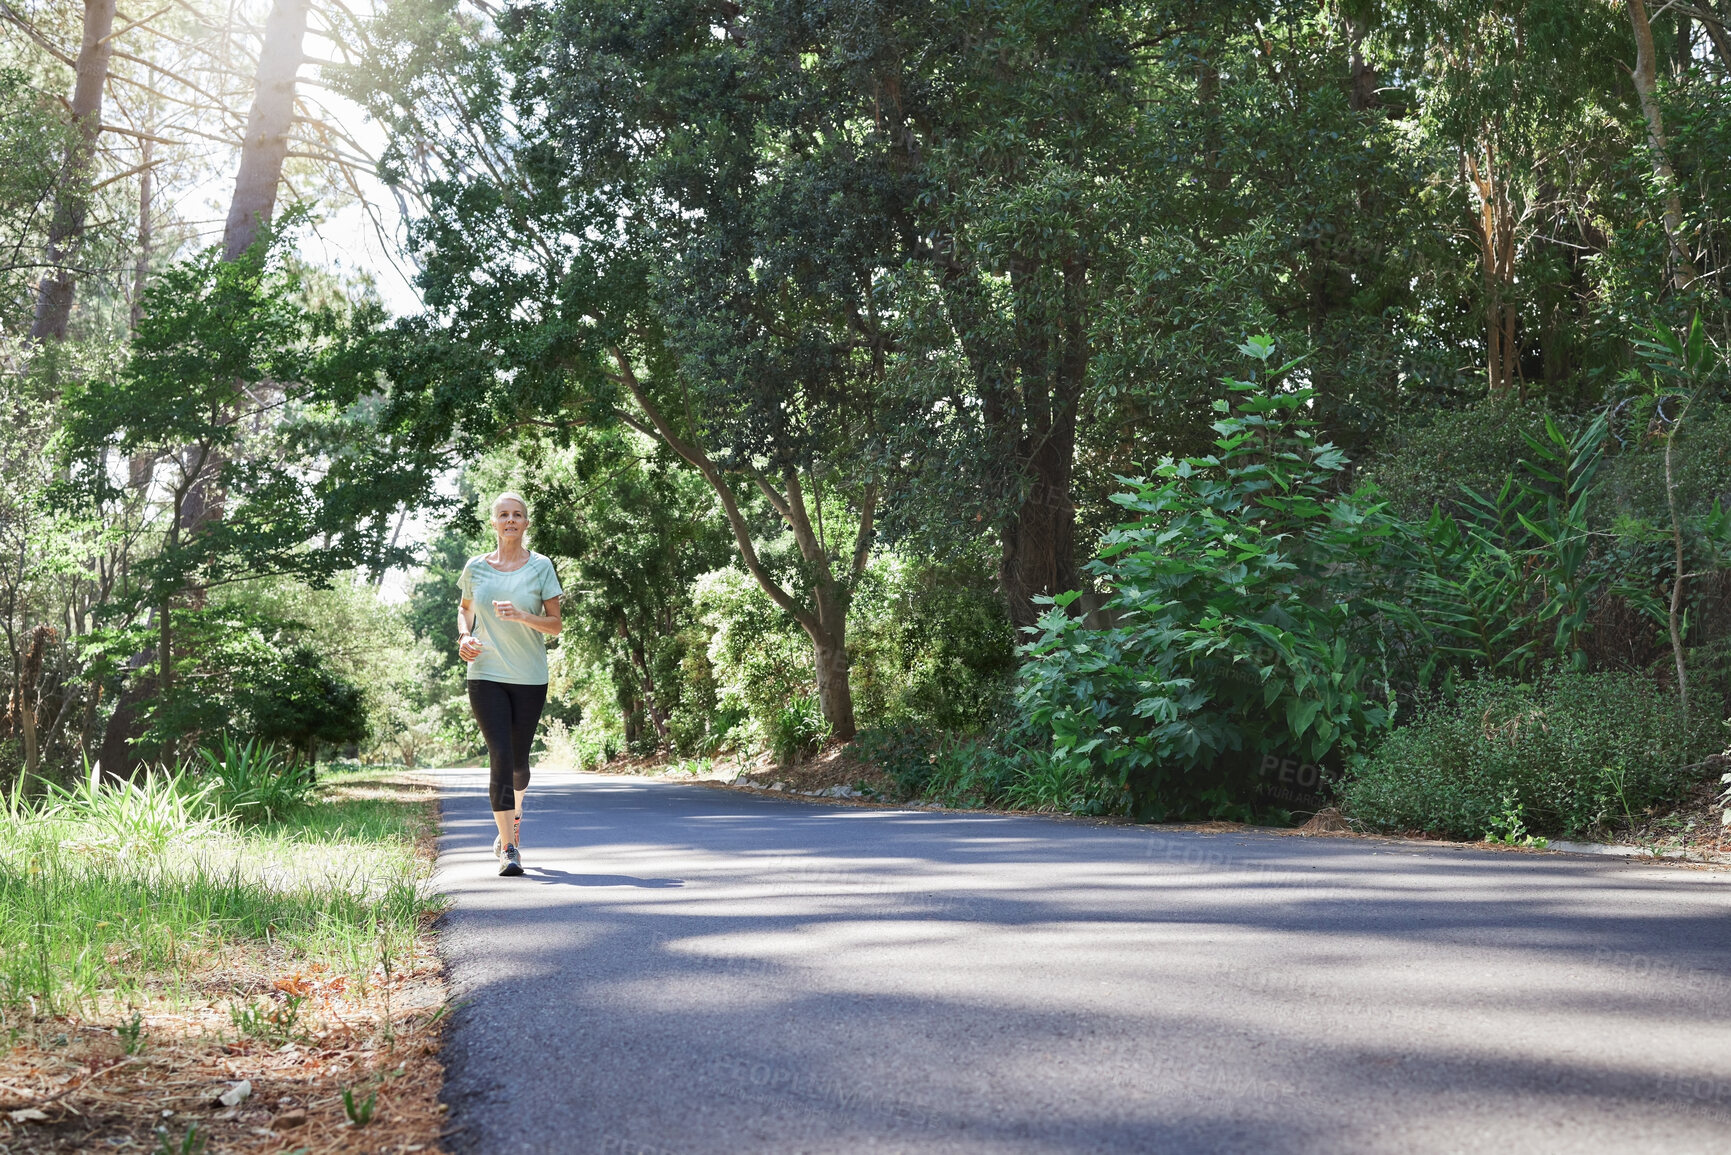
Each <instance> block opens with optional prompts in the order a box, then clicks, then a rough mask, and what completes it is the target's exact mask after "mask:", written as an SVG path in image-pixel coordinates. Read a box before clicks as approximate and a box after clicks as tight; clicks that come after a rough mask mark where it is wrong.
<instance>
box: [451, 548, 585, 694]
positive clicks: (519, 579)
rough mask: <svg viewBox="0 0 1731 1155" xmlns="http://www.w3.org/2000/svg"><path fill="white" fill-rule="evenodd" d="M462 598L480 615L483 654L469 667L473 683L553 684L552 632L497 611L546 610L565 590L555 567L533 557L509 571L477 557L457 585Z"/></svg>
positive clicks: (477, 635)
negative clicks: (498, 606)
mask: <svg viewBox="0 0 1731 1155" xmlns="http://www.w3.org/2000/svg"><path fill="white" fill-rule="evenodd" d="M457 588H458V590H460V591H461V597H462V600H464V601H466V602H468V603H469V607H470V608H471V609H472V610H474V613H475V640H476V641H478V642H480V643H481V656H480V657H478V658H476V659H475V660H474V661H472V662H470V663H469V680H470V681H472V682H510V683H511V684H512V685H517V686H545V685H546V684H547V643H546V641H545V638H546V636H547V635H546V634H543V633H541V632H540V631H538V630H532V629H530V628H529V627H528V626H526V625H524V624H523V623H522V622H508V621H506V620H505V619H504V618H501V617H500V616H499V612H498V611H497V610H495V609H494V608H493V603H494V602H510V603H511V604H512V605H514V606H516V607H517V608H518V609H520V610H522V611H523V612H524V613H529V614H540V613H542V612H544V606H543V603H544V602H546V600H547V599H548V598H556V597H559V596H560V595H561V594H563V593H564V592H565V590H564V588H563V587H561V586H560V585H559V575H558V574H557V573H555V572H554V570H553V563H552V562H551V561H548V560H547V558H546V557H544V556H543V555H541V554H538V553H531V554H530V555H529V560H528V561H526V562H524V563H523V565H522V567H521V568H520V569H514V570H512V571H511V572H510V573H504V572H501V571H500V570H497V569H494V568H493V563H492V562H490V561H488V560H487V559H486V558H484V557H472V558H470V559H469V564H468V565H466V566H464V567H463V576H462V578H461V579H460V580H459V581H458V582H457Z"/></svg>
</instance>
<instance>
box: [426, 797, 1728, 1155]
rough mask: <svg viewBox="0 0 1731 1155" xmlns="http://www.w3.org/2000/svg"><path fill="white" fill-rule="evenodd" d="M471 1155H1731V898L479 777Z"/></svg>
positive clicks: (1492, 868) (1545, 866) (1659, 882)
mask: <svg viewBox="0 0 1731 1155" xmlns="http://www.w3.org/2000/svg"><path fill="white" fill-rule="evenodd" d="M444 781H445V784H446V793H445V836H444V841H443V844H442V856H441V858H440V868H439V875H438V883H439V885H440V886H441V887H442V888H443V889H444V890H445V891H446V892H447V893H449V894H450V895H451V896H452V897H453V898H454V899H455V906H454V909H453V910H452V912H451V914H450V916H449V919H448V922H447V924H446V926H445V930H444V936H443V943H444V950H445V955H446V959H447V962H448V965H449V973H450V978H451V980H452V983H453V987H454V993H455V996H456V998H457V999H458V1000H460V1002H461V1006H460V1007H459V1009H458V1011H457V1013H456V1015H455V1016H454V1019H453V1022H452V1026H451V1029H450V1033H449V1035H448V1037H447V1038H448V1043H447V1049H446V1059H447V1062H448V1064H449V1069H448V1079H447V1083H446V1088H445V1098H446V1100H447V1102H448V1103H449V1105H450V1120H451V1136H450V1146H451V1148H452V1150H453V1151H456V1152H482V1153H485V1155H511V1153H515V1152H559V1153H565V1152H597V1153H603V1152H612V1153H617V1155H664V1153H673V1152H678V1153H686V1152H711V1151H714V1152H750V1153H783V1152H786V1153H793V1152H799V1153H816V1152H1042V1153H1043V1152H1131V1151H1134V1152H1173V1153H1178V1152H1227V1151H1232V1152H1237V1151H1243V1152H1258V1153H1265V1152H1276V1153H1278V1152H1317V1153H1330V1155H1332V1153H1336V1152H1341V1153H1345V1152H1360V1151H1365V1152H1371V1151H1374V1152H1401V1153H1409V1152H1470V1151H1485V1152H1496V1153H1498V1155H1507V1153H1510V1152H1552V1151H1556V1152H1616V1153H1618V1155H1621V1153H1625V1152H1645V1151H1652V1152H1665V1153H1666V1155H1681V1153H1684V1152H1712V1153H1714V1155H1722V1153H1725V1152H1731V873H1728V872H1724V871H1703V870H1690V869H1681V868H1675V867H1661V866H1652V865H1639V864H1629V863H1624V862H1620V861H1614V860H1601V859H1596V858H1584V857H1572V856H1564V855H1534V854H1515V853H1495V852H1490V851H1474V850H1464V849H1458V848H1447V847H1430V846H1415V845H1411V844H1399V843H1383V842H1373V841H1365V840H1358V839H1326V838H1318V839H1300V838H1295V837H1290V836H1279V835H1264V834H1201V833H1193V832H1174V831H1163V830H1160V829H1158V828H1148V827H1140V828H1138V827H1103V826H1094V825H1087V824H1083V823H1077V822H1067V821H1061V820H1051V819H1041V818H1032V817H1030V818H1006V817H1000V816H993V815H959V814H947V813H936V812H923V811H890V810H872V809H858V808H849V807H842V806H815V805H810V804H805V803H795V802H788V801H782V800H780V799H771V798H760V797H751V796H746V795H741V794H738V793H732V792H726V791H720V790H714V789H710V788H706V787H702V786H694V785H675V784H669V783H664V782H651V781H645V780H640V779H631V778H617V777H604V776H579V775H573V774H558V773H550V772H544V771H539V770H538V771H536V777H535V782H534V785H533V788H532V790H531V793H530V799H529V812H528V816H527V818H526V819H525V822H524V832H523V839H524V843H525V846H524V852H523V859H524V864H525V867H526V870H527V874H526V875H525V876H524V877H522V878H499V877H498V876H497V875H496V874H495V866H494V861H493V858H492V856H491V854H490V853H489V851H488V844H489V843H490V842H491V840H492V837H493V825H492V820H491V817H490V815H489V814H488V813H487V803H486V797H485V790H484V788H483V772H477V771H450V772H447V773H446V774H445V776H444Z"/></svg>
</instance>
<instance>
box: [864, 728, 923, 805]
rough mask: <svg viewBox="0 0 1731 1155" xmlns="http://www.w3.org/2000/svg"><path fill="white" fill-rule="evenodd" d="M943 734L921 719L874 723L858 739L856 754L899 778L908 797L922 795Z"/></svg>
mask: <svg viewBox="0 0 1731 1155" xmlns="http://www.w3.org/2000/svg"><path fill="white" fill-rule="evenodd" d="M942 744H943V738H942V736H941V735H939V734H938V733H937V732H935V731H933V730H931V729H930V728H928V727H926V726H922V725H920V724H919V723H917V722H902V723H899V724H897V725H893V726H873V727H871V728H869V729H866V730H861V731H860V732H859V736H858V737H856V738H855V739H854V745H853V750H854V753H855V754H856V755H858V756H859V757H860V758H862V759H864V760H865V761H867V762H870V763H872V764H873V765H874V766H876V767H877V768H878V769H879V770H882V771H883V772H884V773H885V774H888V775H889V776H890V778H891V779H893V780H894V781H895V784H896V789H897V790H899V791H900V792H901V793H902V795H903V796H904V797H907V798H918V797H920V796H921V795H923V794H924V793H925V789H926V784H927V782H929V781H930V780H931V776H932V767H933V765H934V764H935V763H936V762H937V760H938V749H939V748H940V747H941V746H942Z"/></svg>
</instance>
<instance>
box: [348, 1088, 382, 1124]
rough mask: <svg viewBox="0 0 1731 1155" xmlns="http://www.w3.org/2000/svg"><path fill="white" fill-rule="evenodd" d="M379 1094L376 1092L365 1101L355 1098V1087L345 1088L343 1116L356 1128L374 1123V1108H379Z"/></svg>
mask: <svg viewBox="0 0 1731 1155" xmlns="http://www.w3.org/2000/svg"><path fill="white" fill-rule="evenodd" d="M378 1102H379V1093H378V1091H377V1090H374V1091H373V1092H372V1093H371V1094H370V1095H368V1096H367V1097H366V1098H365V1099H361V1100H357V1099H356V1098H355V1089H354V1088H353V1087H344V1088H343V1114H344V1115H345V1116H347V1117H348V1120H349V1122H350V1123H351V1124H353V1125H354V1126H356V1127H365V1126H366V1125H367V1124H368V1123H371V1122H372V1121H373V1108H374V1107H376V1106H378Z"/></svg>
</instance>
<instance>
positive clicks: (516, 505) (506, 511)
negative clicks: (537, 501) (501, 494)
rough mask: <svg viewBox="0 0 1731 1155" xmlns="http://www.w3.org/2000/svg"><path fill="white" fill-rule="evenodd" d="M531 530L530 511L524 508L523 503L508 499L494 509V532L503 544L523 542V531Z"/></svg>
mask: <svg viewBox="0 0 1731 1155" xmlns="http://www.w3.org/2000/svg"><path fill="white" fill-rule="evenodd" d="M528 528H529V511H528V510H526V509H524V508H523V503H522V502H520V501H517V500H516V499H514V498H506V499H505V500H504V501H501V502H499V504H497V505H495V506H494V507H493V532H494V533H495V534H497V535H498V536H499V540H500V541H501V542H504V541H521V540H522V539H523V531H524V530H526V529H528Z"/></svg>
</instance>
